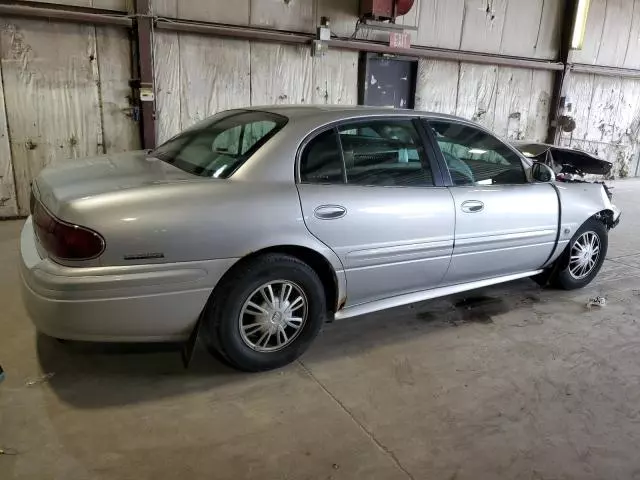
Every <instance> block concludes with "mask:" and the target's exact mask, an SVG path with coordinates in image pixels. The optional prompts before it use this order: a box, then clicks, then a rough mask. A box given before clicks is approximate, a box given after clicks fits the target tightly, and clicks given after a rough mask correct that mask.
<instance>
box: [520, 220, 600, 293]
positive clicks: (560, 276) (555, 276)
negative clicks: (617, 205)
mask: <svg viewBox="0 0 640 480" xmlns="http://www.w3.org/2000/svg"><path fill="white" fill-rule="evenodd" d="M585 233H593V234H595V235H596V236H597V237H598V240H599V242H600V251H599V256H598V258H597V260H596V263H595V265H594V266H593V268H592V270H591V271H590V272H589V273H588V274H587V275H586V276H584V277H582V278H576V276H574V275H572V273H571V269H570V265H569V261H570V257H571V250H572V248H573V246H574V245H575V243H576V242H577V241H578V239H580V238H581V237H582V236H583V235H584V234H585ZM608 248H609V235H608V231H607V228H606V227H605V226H604V224H603V223H602V222H601V221H599V220H596V219H595V218H590V219H589V220H587V221H586V222H585V223H584V224H583V225H582V226H581V227H580V228H579V229H578V231H577V232H576V233H575V235H574V236H573V237H572V238H571V241H570V242H569V245H567V248H566V249H565V251H564V252H563V253H562V255H561V256H560V258H558V260H556V262H555V263H554V265H553V266H552V267H551V268H550V269H549V270H548V271H545V272H543V273H541V274H540V275H536V277H534V278H533V279H534V280H535V281H536V282H538V283H539V284H541V285H543V286H544V285H550V286H552V287H556V288H561V289H563V290H576V289H578V288H583V287H586V286H587V285H589V284H590V283H591V282H592V281H593V279H594V278H596V276H597V275H598V272H599V271H600V268H602V264H603V263H604V260H605V258H606V256H607V249H608Z"/></svg>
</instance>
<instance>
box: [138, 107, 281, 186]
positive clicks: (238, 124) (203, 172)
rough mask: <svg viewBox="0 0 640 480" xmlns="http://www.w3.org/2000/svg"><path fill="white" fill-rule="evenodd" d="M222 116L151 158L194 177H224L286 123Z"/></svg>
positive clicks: (275, 118)
mask: <svg viewBox="0 0 640 480" xmlns="http://www.w3.org/2000/svg"><path fill="white" fill-rule="evenodd" d="M223 115H224V116H223V117H222V118H221V117H220V115H215V116H213V117H212V118H209V119H207V120H204V121H202V122H200V123H198V124H196V125H194V126H193V127H191V128H189V129H188V130H185V131H184V132H182V133H180V134H179V135H177V136H175V137H173V138H172V139H171V140H169V141H168V142H166V143H164V144H162V145H160V146H159V147H158V148H156V149H155V150H154V151H153V152H151V153H150V155H151V156H153V157H155V158H158V159H160V160H162V161H165V162H167V163H170V164H172V165H174V166H176V167H178V168H180V169H181V170H184V171H185V172H188V173H192V174H193V175H199V176H201V177H214V178H227V177H229V176H231V175H232V174H233V172H234V171H235V170H236V169H237V168H238V167H239V166H240V165H242V164H243V163H244V162H245V161H246V160H247V159H248V158H249V157H251V155H253V154H254V153H255V152H256V151H257V150H258V149H259V148H260V147H261V146H262V145H264V144H265V143H266V142H267V141H268V140H269V139H270V138H271V137H273V136H274V135H275V134H276V133H278V131H280V129H282V127H283V126H284V125H285V124H286V123H287V118H286V117H283V116H281V115H276V114H274V113H269V112H256V111H246V110H244V111H238V112H235V113H230V114H229V113H228V112H226V113H225V114H223Z"/></svg>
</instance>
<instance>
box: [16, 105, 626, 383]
mask: <svg viewBox="0 0 640 480" xmlns="http://www.w3.org/2000/svg"><path fill="white" fill-rule="evenodd" d="M31 212H32V215H31V217H30V218H29V219H28V220H27V222H26V224H25V226H24V229H23V231H22V238H21V253H22V279H23V287H24V288H23V291H24V300H25V304H26V307H27V309H28V311H29V313H30V316H31V318H32V319H33V322H34V323H35V325H36V327H37V328H38V329H39V330H40V331H42V332H44V333H45V334H48V335H51V336H53V337H57V338H62V339H71V340H85V341H118V342H120V341H125V342H129V341H132V342H138V341H184V340H186V339H188V338H190V337H191V338H194V337H195V334H198V333H199V334H200V335H201V337H202V338H203V339H204V341H205V342H207V344H208V345H209V346H210V347H211V348H213V349H214V350H215V351H217V352H218V353H219V356H220V357H221V358H223V359H225V360H226V361H227V362H228V363H230V364H231V365H233V366H235V367H237V368H240V369H243V370H248V371H257V370H266V369H271V368H277V367H280V366H282V365H285V364H287V363H289V362H291V361H293V360H294V359H296V358H297V357H298V356H299V355H301V354H302V353H303V352H304V350H305V349H306V348H307V347H308V346H309V344H310V343H311V341H312V340H313V339H314V337H315V336H316V335H317V334H318V332H319V331H320V329H321V327H322V324H323V323H324V322H325V321H327V320H333V319H345V318H349V317H354V316H357V315H362V314H366V313H370V312H374V311H378V310H382V309H386V308H390V307H395V306H399V305H404V304H408V303H412V302H418V301H423V300H427V299H431V298H435V297H439V296H443V295H449V294H452V293H456V292H462V291H465V290H470V289H475V288H479V287H483V286H487V285H491V284H497V283H501V282H507V281H510V280H515V279H518V278H523V277H533V278H534V279H535V280H536V281H538V282H539V283H542V284H545V285H546V284H549V285H554V286H557V287H561V288H565V289H572V288H580V287H583V286H585V285H587V284H588V283H589V282H591V281H592V280H593V279H594V278H595V276H596V275H597V273H598V271H599V269H600V267H601V265H602V262H603V261H604V258H605V255H606V253H607V232H608V230H609V229H611V228H613V227H614V226H615V225H616V224H617V222H618V221H619V216H620V212H619V211H618V209H617V208H616V207H615V206H614V205H612V204H611V201H610V200H609V198H608V197H607V195H606V193H605V191H604V189H603V187H602V186H601V185H591V184H569V183H555V182H554V174H553V171H552V170H550V169H549V168H548V167H547V166H545V165H544V164H540V163H533V164H532V163H531V162H530V161H528V160H527V159H526V158H525V157H524V156H522V155H521V154H520V153H519V152H518V151H517V150H515V149H514V148H513V147H511V146H509V145H507V144H506V143H504V142H502V141H501V140H499V139H498V138H496V137H495V136H494V135H492V134H491V133H490V132H489V131H487V130H485V129H484V128H482V127H480V126H479V125H476V124H474V123H471V122H468V121H466V120H462V119H460V118H455V117H450V116H445V115H439V114H431V113H422V112H415V111H408V110H388V109H367V108H357V107H320V106H318V107H314V106H299V107H293V106H291V107H289V106H278V107H275V106H274V107H261V108H247V109H241V110H231V111H225V112H221V113H218V114H217V115H214V116H213V117H211V118H209V119H207V120H205V121H203V122H201V123H199V124H197V125H195V126H194V127H192V128H190V129H188V130H186V131H184V132H183V133H181V134H179V135H177V136H176V137H174V138H172V139H171V140H169V141H168V142H166V143H164V144H163V145H161V146H160V147H158V148H157V149H155V150H153V151H143V152H133V153H127V154H121V155H111V156H103V157H99V158H91V159H86V160H82V161H71V162H68V163H66V164H62V165H58V166H56V168H50V169H46V170H44V171H43V172H42V173H41V174H40V175H39V176H38V178H37V179H36V180H35V181H34V183H33V193H32V201H31Z"/></svg>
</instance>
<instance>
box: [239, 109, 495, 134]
mask: <svg viewBox="0 0 640 480" xmlns="http://www.w3.org/2000/svg"><path fill="white" fill-rule="evenodd" d="M243 110H257V111H263V112H271V113H276V114H280V115H283V116H285V117H288V118H289V119H294V118H308V117H313V116H320V117H324V118H323V119H326V117H330V118H331V120H340V119H343V118H344V119H348V118H353V117H354V116H361V115H362V116H368V115H371V116H385V115H389V116H395V115H398V116H403V115H410V116H413V117H415V116H420V117H427V118H446V119H449V120H456V121H461V122H465V123H471V124H475V123H474V122H471V121H469V120H466V119H464V118H461V117H456V116H454V115H448V114H445V113H436V112H423V111H420V110H410V109H403V108H389V107H369V106H363V105H257V106H253V107H247V108H243ZM478 126H479V127H481V128H483V129H484V127H482V126H481V125H478Z"/></svg>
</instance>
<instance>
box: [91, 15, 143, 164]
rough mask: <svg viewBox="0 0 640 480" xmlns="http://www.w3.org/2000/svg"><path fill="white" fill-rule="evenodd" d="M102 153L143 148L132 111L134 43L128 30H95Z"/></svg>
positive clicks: (116, 28)
mask: <svg viewBox="0 0 640 480" xmlns="http://www.w3.org/2000/svg"><path fill="white" fill-rule="evenodd" d="M96 43H97V54H98V69H99V71H98V72H99V77H100V79H99V93H100V112H101V116H102V118H101V120H102V132H103V150H104V151H105V152H106V153H117V152H126V151H129V150H137V149H139V148H140V133H139V126H138V123H137V122H136V121H134V118H133V110H132V108H131V106H132V101H131V87H130V86H129V80H130V79H131V78H133V75H132V73H131V42H130V40H129V34H128V32H127V31H126V30H124V29H122V28H118V27H96Z"/></svg>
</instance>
